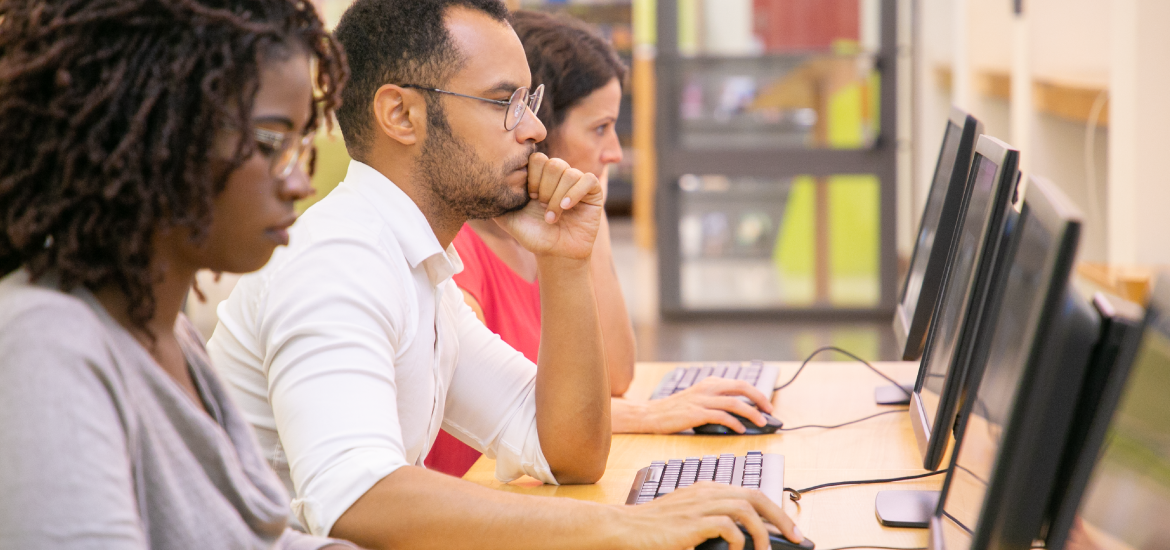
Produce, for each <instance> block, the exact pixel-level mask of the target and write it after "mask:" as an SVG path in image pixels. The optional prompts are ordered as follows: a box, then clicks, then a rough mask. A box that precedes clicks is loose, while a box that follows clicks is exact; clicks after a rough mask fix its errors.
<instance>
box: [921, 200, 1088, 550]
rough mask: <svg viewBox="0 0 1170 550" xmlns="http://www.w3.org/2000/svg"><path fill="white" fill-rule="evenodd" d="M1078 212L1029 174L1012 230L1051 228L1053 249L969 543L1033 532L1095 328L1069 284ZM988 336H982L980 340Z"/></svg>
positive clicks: (1007, 540) (999, 542)
mask: <svg viewBox="0 0 1170 550" xmlns="http://www.w3.org/2000/svg"><path fill="white" fill-rule="evenodd" d="M1081 220H1082V216H1081V214H1080V212H1079V211H1078V210H1077V209H1076V207H1075V206H1073V205H1072V203H1071V202H1070V201H1068V199H1067V198H1066V197H1065V196H1064V194H1063V193H1060V192H1059V191H1058V190H1057V189H1056V188H1055V187H1054V186H1053V185H1052V184H1051V183H1049V182H1047V181H1045V180H1042V179H1040V178H1030V181H1029V184H1028V193H1027V195H1026V196H1025V198H1024V214H1023V215H1022V216H1021V223H1020V228H1019V230H1018V233H1020V234H1022V233H1023V231H1025V230H1026V227H1025V226H1026V225H1027V224H1031V223H1040V224H1042V225H1044V226H1045V227H1046V228H1047V229H1048V230H1049V231H1050V234H1052V235H1054V241H1053V245H1054V246H1055V247H1056V250H1055V253H1054V254H1053V255H1052V256H1051V257H1050V258H1048V259H1047V261H1046V263H1045V265H1046V268H1045V273H1046V274H1047V277H1046V280H1045V281H1044V282H1043V283H1042V286H1041V290H1040V292H1041V293H1042V294H1043V295H1044V300H1043V302H1042V303H1041V307H1040V310H1039V311H1030V312H1029V313H1028V319H1030V322H1029V324H1028V329H1027V330H1028V332H1027V333H1026V335H1025V337H1024V338H1025V339H1024V345H1025V346H1026V347H1027V349H1028V353H1027V356H1026V359H1025V361H1026V363H1025V367H1024V371H1023V373H1022V374H1021V379H1020V382H1019V384H1020V385H1019V389H1018V391H1017V393H1016V397H1015V399H1014V402H1013V403H1012V405H1011V406H1010V413H1009V415H1008V417H1007V422H1006V425H1005V426H1004V427H1003V437H1002V439H1001V444H1000V446H999V452H998V453H997V455H996V459H995V469H994V471H993V472H992V473H991V476H990V478H989V479H988V486H987V492H986V493H985V497H984V500H983V505H982V507H981V510H980V515H979V523H978V524H977V525H975V526H972V527H973V529H974V533H973V535H972V537H971V544H970V546H969V548H968V550H985V549H987V548H991V547H996V548H1007V549H1018V550H1023V549H1027V548H1029V547H1031V545H1032V542H1033V540H1034V539H1036V538H1037V537H1038V536H1039V535H1040V531H1041V528H1042V524H1043V518H1044V513H1045V511H1046V509H1047V505H1048V500H1049V496H1050V494H1051V489H1052V483H1053V482H1054V481H1055V478H1056V469H1057V464H1058V462H1059V460H1060V458H1061V454H1062V452H1061V451H1062V450H1063V446H1064V444H1065V442H1066V438H1067V435H1068V431H1069V429H1070V427H1071V421H1072V417H1073V412H1074V408H1075V406H1076V401H1077V396H1078V395H1079V394H1080V390H1081V385H1082V383H1083V381H1084V373H1085V370H1086V369H1087V368H1088V363H1089V357H1090V353H1091V351H1092V348H1093V346H1094V345H1095V343H1096V338H1097V336H1098V334H1099V333H1100V322H1099V318H1098V316H1097V313H1096V311H1095V310H1094V309H1093V307H1092V306H1091V305H1090V304H1089V302H1088V300H1087V299H1085V298H1084V297H1083V296H1082V295H1081V294H1080V293H1079V292H1077V291H1076V289H1075V288H1074V287H1073V286H1072V285H1071V284H1070V279H1071V275H1072V268H1073V263H1074V261H1075V259H1076V252H1077V246H1078V243H1079V240H1080V232H1081ZM1001 313H1002V312H1001ZM991 343H992V342H991V341H990V339H989V340H988V342H987V345H990V344H991ZM1078 359H1079V361H1078ZM985 366H986V365H983V366H978V365H977V366H976V369H977V370H976V371H974V372H973V373H972V374H973V376H971V377H970V380H969V383H970V385H971V389H970V392H971V393H972V396H974V395H975V393H976V392H978V386H979V384H980V382H981V381H982V377H983V373H984V370H985V368H983V367H985ZM975 401H976V399H967V400H965V402H964V403H963V411H962V414H961V415H960V416H961V420H960V424H959V429H958V438H957V440H958V441H959V443H958V444H957V445H956V449H955V451H954V452H953V453H952V455H951V463H950V472H949V473H948V474H947V477H946V479H945V480H944V481H943V488H942V491H941V493H940V496H939V503H938V508H937V509H936V511H935V514H934V517H933V518H932V519H931V529H932V530H938V531H939V532H940V533H941V527H942V526H941V518H942V515H943V514H944V512H945V510H946V502H947V496H948V493H949V491H950V485H951V477H952V474H953V472H954V470H955V465H956V464H957V463H958V459H959V457H960V456H961V449H960V447H961V446H962V444H963V443H962V440H963V434H964V432H965V431H966V428H967V425H968V421H967V418H968V416H969V415H970V413H971V409H972V408H973V407H974V403H975ZM931 541H932V543H935V542H938V543H939V545H938V546H935V547H934V548H937V549H939V550H941V549H942V548H944V547H945V546H944V545H943V544H942V537H941V536H940V537H937V538H936V537H933V536H932V537H931Z"/></svg>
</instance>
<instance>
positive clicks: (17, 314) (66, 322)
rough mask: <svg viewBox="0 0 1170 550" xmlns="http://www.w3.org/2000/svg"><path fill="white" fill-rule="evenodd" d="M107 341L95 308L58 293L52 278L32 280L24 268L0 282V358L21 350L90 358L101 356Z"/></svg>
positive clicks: (73, 296)
mask: <svg viewBox="0 0 1170 550" xmlns="http://www.w3.org/2000/svg"><path fill="white" fill-rule="evenodd" d="M105 342H106V331H105V329H104V328H103V326H102V321H101V319H100V318H99V317H98V315H97V313H96V312H95V311H94V310H93V308H92V307H91V306H90V305H89V304H87V303H86V302H85V300H83V299H82V298H80V297H78V296H77V295H75V294H73V293H68V292H64V291H61V290H59V289H58V288H57V287H56V281H55V279H53V278H52V277H49V278H48V279H46V280H38V281H31V280H29V276H28V273H27V272H26V271H24V270H23V269H22V270H17V271H15V272H13V273H10V274H9V275H7V276H6V277H4V278H3V279H0V357H3V356H12V355H13V354H14V353H15V352H17V351H19V350H24V351H25V353H37V352H39V353H45V354H48V353H53V354H55V355H56V354H62V353H70V354H76V355H80V356H86V357H90V356H95V355H98V354H100V353H101V350H102V349H103V348H104V347H105ZM22 355H23V354H22Z"/></svg>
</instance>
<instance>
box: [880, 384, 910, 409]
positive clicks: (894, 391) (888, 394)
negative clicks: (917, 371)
mask: <svg viewBox="0 0 1170 550" xmlns="http://www.w3.org/2000/svg"><path fill="white" fill-rule="evenodd" d="M913 391H914V384H902V385H900V386H889V385H886V386H879V387H877V388H874V390H873V400H874V401H876V402H877V404H878V405H909V404H910V393H911V392H913Z"/></svg>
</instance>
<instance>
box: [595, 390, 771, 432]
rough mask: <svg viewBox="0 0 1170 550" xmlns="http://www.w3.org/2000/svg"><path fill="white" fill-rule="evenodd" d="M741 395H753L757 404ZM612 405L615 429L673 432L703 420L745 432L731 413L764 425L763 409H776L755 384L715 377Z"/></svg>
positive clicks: (615, 400) (697, 424)
mask: <svg viewBox="0 0 1170 550" xmlns="http://www.w3.org/2000/svg"><path fill="white" fill-rule="evenodd" d="M740 396H743V397H747V398H748V399H750V400H751V402H752V403H754V404H755V407H753V406H752V405H750V404H748V403H745V402H744V401H743V400H742V399H740ZM612 405H613V406H612V411H613V432H614V433H654V434H672V433H678V432H681V431H683V430H688V429H690V428H694V427H695V426H701V425H703V424H722V425H724V426H727V427H728V428H731V429H732V430H735V432H736V433H743V432H744V431H745V428H744V426H743V424H742V423H740V421H739V420H736V418H735V417H734V416H732V415H731V413H734V414H737V415H739V416H742V417H744V418H747V419H748V420H750V421H752V422H755V424H756V425H757V426H762V425H764V423H765V421H764V416H763V415H762V414H760V411H763V412H766V413H771V412H772V410H773V408H772V402H771V401H770V400H769V399H768V396H765V395H764V394H762V393H760V391H759V390H757V389H756V388H755V387H754V386H752V385H751V384H748V383H747V382H744V381H742V380H731V379H728V378H715V377H711V378H706V379H703V380H702V381H700V382H699V383H697V384H695V385H693V386H691V387H689V388H687V389H685V390H683V391H680V392H678V393H676V394H674V395H672V396H670V397H667V398H664V399H655V400H653V401H646V402H639V403H634V402H630V401H626V400H624V399H614V401H613V404H612Z"/></svg>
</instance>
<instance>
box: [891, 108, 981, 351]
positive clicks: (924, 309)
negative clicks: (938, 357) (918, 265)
mask: <svg viewBox="0 0 1170 550" xmlns="http://www.w3.org/2000/svg"><path fill="white" fill-rule="evenodd" d="M952 125H954V126H955V127H956V128H958V129H959V146H958V149H957V151H956V153H955V164H954V165H953V166H952V167H951V177H950V178H949V179H948V181H947V184H946V186H945V188H944V187H941V186H939V185H937V183H939V182H938V171H939V170H940V169H941V168H942V166H941V164H942V159H943V155H944V153H945V152H946V145H947V142H946V136H947V132H949V131H950V129H951V126H952ZM982 133H983V123H982V122H980V121H979V120H977V119H976V118H975V117H973V116H971V115H970V114H968V113H967V112H966V111H963V110H962V109H959V108H958V107H952V108H951V113H950V117H949V118H948V119H947V126H946V130H945V131H944V132H943V143H942V145H941V146H940V147H939V152H938V160H936V161H935V164H934V174H933V177H932V178H931V180H930V181H931V186H930V191H929V193H928V194H927V197H926V203H925V204H924V205H923V207H922V215H921V217H920V218H919V222H918V233H917V237H918V238H916V239H915V240H914V251H913V253H911V255H910V264H909V268H908V269H907V270H906V276H905V277H904V278H903V280H902V289H901V291H899V293H898V304H897V305H896V308H895V310H894V338H895V339H896V342H897V345H898V349H899V350H901V355H902V360H904V361H914V360H917V359H919V358H920V357H922V351H923V349H924V348H925V347H926V336H927V332H928V330H929V327H930V320H931V317H932V315H933V313H934V303H935V302H936V301H937V300H938V296H939V294H940V293H941V290H942V280H943V277H944V274H945V271H946V266H947V261H948V258H947V255H948V253H949V252H950V242H951V241H952V240H953V239H954V236H955V230H956V229H957V228H958V226H959V224H958V220H959V212H960V210H961V209H962V206H963V192H964V189H965V186H966V184H967V181H968V178H967V176H968V172H969V171H970V170H971V164H972V161H973V160H974V157H975V144H976V139H977V138H978V137H979V136H980V135H981V134H982ZM935 193H946V195H944V198H943V206H942V211H941V212H940V213H939V219H938V221H937V222H936V223H935V224H934V225H935V235H934V239H935V241H934V243H933V244H932V245H931V249H930V256H928V257H927V259H926V269H925V270H924V272H923V275H922V286H921V287H919V290H918V295H917V296H913V297H910V296H906V292H907V291H908V290H909V285H910V275H911V273H913V272H914V262H915V261H916V260H918V253H919V249H918V244H919V242H920V241H921V237H922V232H923V231H924V230H926V222H927V220H926V209H927V207H929V205H930V203H931V199H932V198H933V197H934V195H935ZM948 220H955V223H946V222H947V221H948ZM941 243H946V246H939V244H941ZM908 298H911V300H909V301H908V300H907V299H908Z"/></svg>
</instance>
